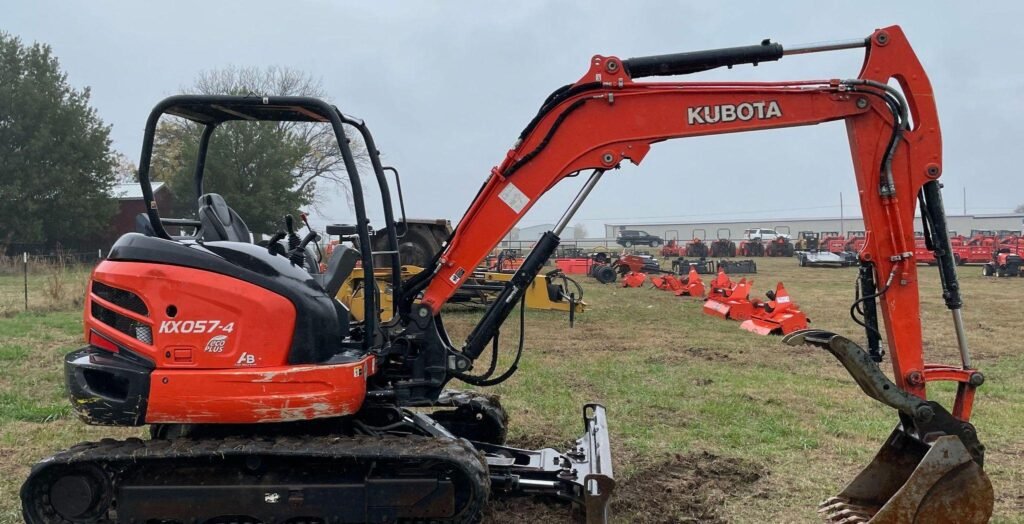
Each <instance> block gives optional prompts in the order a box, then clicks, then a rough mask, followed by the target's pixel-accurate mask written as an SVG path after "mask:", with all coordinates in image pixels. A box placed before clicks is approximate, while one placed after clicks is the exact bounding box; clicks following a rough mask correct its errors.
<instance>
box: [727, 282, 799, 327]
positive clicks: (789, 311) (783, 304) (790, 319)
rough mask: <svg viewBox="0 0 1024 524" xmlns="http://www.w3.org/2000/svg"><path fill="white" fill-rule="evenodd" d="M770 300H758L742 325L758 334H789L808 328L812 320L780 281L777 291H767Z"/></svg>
mask: <svg viewBox="0 0 1024 524" xmlns="http://www.w3.org/2000/svg"><path fill="white" fill-rule="evenodd" d="M767 296H768V302H757V303H755V304H754V308H753V311H752V313H751V315H750V318H749V319H748V320H745V321H744V322H743V323H742V324H740V327H741V328H743V329H745V330H747V331H749V332H751V333H756V334H758V335H770V334H772V333H777V334H782V335H788V334H790V333H792V332H794V331H797V330H801V329H807V324H808V323H809V322H810V320H809V319H808V318H807V315H805V314H804V312H803V311H801V310H800V306H798V305H797V304H796V303H795V302H793V299H792V298H790V296H789V292H788V291H786V287H785V286H783V285H782V282H779V283H778V284H777V285H776V286H775V291H774V292H773V291H769V292H768V293H767Z"/></svg>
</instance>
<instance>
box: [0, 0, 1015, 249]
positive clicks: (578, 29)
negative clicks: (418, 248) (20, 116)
mask: <svg viewBox="0 0 1024 524" xmlns="http://www.w3.org/2000/svg"><path fill="white" fill-rule="evenodd" d="M6 4H7V5H5V6H4V8H3V15H2V17H0V30H2V31H7V32H9V33H12V34H14V35H17V36H20V37H21V38H22V39H23V40H25V41H28V42H31V41H40V42H45V43H48V44H50V45H51V46H53V49H54V52H55V54H56V55H57V56H58V57H59V58H60V61H61V64H62V66H63V68H64V69H65V71H67V72H68V74H69V77H70V82H71V83H72V84H73V85H75V86H76V87H84V86H89V87H91V89H92V102H93V105H94V106H95V107H96V109H97V110H98V111H99V114H100V115H101V117H102V118H103V119H104V120H105V121H106V122H108V123H110V124H112V125H113V131H112V136H113V139H114V147H115V148H116V149H117V150H119V151H121V152H123V153H124V154H126V155H128V157H129V158H132V159H137V158H138V156H139V149H140V144H141V133H142V129H143V125H144V123H145V119H146V117H147V115H148V112H149V110H150V109H151V108H152V106H153V105H154V104H155V103H156V102H157V101H159V100H160V99H161V98H163V97H165V96H167V95H171V94H175V93H177V92H179V90H180V89H181V87H182V86H186V85H190V84H191V83H192V81H193V80H194V79H195V77H196V75H197V74H198V73H199V72H200V71H203V70H208V69H215V68H219V67H223V66H227V65H237V66H267V65H283V66H290V67H293V68H297V69H301V70H304V71H307V72H309V73H311V74H313V75H315V76H317V77H319V78H321V79H322V82H323V85H324V87H325V88H326V91H327V93H328V95H329V97H330V100H331V102H333V103H335V104H337V105H338V106H339V107H340V108H341V109H342V111H344V112H346V113H349V114H352V115H356V116H359V117H361V118H364V119H365V120H366V121H367V123H368V124H369V126H370V128H371V130H373V132H374V136H375V138H376V141H377V144H378V145H379V147H380V149H381V150H382V151H383V153H384V157H385V162H386V163H388V164H392V165H394V166H396V167H398V168H399V169H400V170H401V172H402V175H403V188H404V189H405V194H406V200H407V202H406V205H407V208H408V210H409V215H410V216H414V217H423V218H426V217H444V218H451V219H452V220H458V218H460V217H461V215H462V213H463V211H464V210H465V209H466V207H467V206H468V205H469V203H470V200H471V198H472V197H473V195H474V194H475V193H476V191H477V189H478V188H479V187H480V184H481V183H482V182H483V181H484V179H485V178H486V176H487V175H488V173H489V171H490V169H491V167H492V166H494V165H495V164H497V163H498V162H499V161H500V160H501V158H502V157H503V156H504V154H505V152H506V151H507V150H508V148H509V147H510V146H511V144H512V142H513V140H514V139H515V138H516V136H517V135H518V133H519V131H520V130H521V128H522V127H523V125H524V124H525V123H526V122H527V121H529V119H530V118H531V116H532V115H533V114H534V113H535V112H536V110H537V108H538V107H539V105H540V103H541V102H542V101H543V99H544V98H545V97H546V96H547V95H548V93H550V92H551V91H552V90H553V89H554V88H556V87H558V86H561V85H563V84H566V83H571V82H573V81H575V80H577V79H578V78H579V77H580V76H581V75H582V74H583V73H584V72H585V70H586V68H587V64H588V60H589V58H590V57H591V56H592V55H594V54H606V55H616V56H620V57H623V58H626V57H631V56H639V55H648V54H661V53H669V52H678V51H688V50H697V49H705V48H715V47H727V46H735V45H749V44H755V43H758V42H760V41H761V40H762V39H764V38H772V39H773V40H774V41H778V42H781V43H782V44H783V45H784V46H785V45H787V44H788V45H795V44H801V43H808V42H816V41H822V40H836V39H848V38H859V37H864V36H867V35H868V34H870V33H871V31H872V30H873V29H875V28H877V27H884V26H888V25H892V24H900V25H902V26H903V28H904V30H905V31H906V33H907V35H908V36H909V38H910V41H911V43H912V45H913V46H914V48H915V49H916V51H917V54H918V56H919V57H920V59H921V61H922V62H923V64H924V66H925V69H926V70H927V71H928V73H929V76H930V77H931V81H932V84H933V87H934V89H935V92H936V95H937V100H938V108H939V115H940V118H941V124H942V132H943V144H944V148H945V150H944V154H945V162H944V174H943V177H942V180H943V182H944V183H945V185H946V195H945V196H946V204H947V207H948V212H949V213H951V214H952V213H960V212H961V211H962V207H963V199H962V191H963V189H964V187H966V189H967V210H968V212H970V213H996V212H1006V211H1010V210H1012V209H1013V207H1015V206H1016V205H1018V204H1021V203H1024V189H1022V185H1024V184H1021V180H1022V177H1021V173H1020V167H1019V165H1018V164H1016V163H1015V162H1016V161H1015V160H1013V158H1014V157H1013V155H1014V154H1015V153H1014V151H1018V150H1020V149H1021V147H1022V146H1021V145H1020V143H1021V140H1022V135H1021V132H1020V130H1021V124H1020V122H1021V121H1022V116H1024V114H1022V109H1024V59H1022V58H1021V46H1022V45H1024V44H1022V40H1021V36H1022V35H1024V30H1022V29H1021V20H1024V3H1022V2H1009V1H1006V2H963V1H949V2H892V1H880V2H869V1H861V2H827V1H821V0H818V1H805V2H783V1H775V2H752V1H746V2H708V1H706V0H704V1H699V2H667V1H663V2H653V1H652V2H637V1H633V2H621V1H619V2H598V1H579V2H539V1H538V2H510V1H507V2H412V1H410V2H384V1H365V2H341V1H295V0H291V1H279V2H268V1H245V2H212V1H160V2H157V1H146V2H139V1H124V2H113V1H109V2H108V1H95V0H94V1H88V2H85V1H80V2H64V1H44V0H32V1H25V2H7V3H6ZM862 61H863V52H862V51H843V52H837V53H828V54H823V55H811V56H791V57H785V58H783V59H782V60H781V61H779V62H775V63H768V64H763V65H761V66H759V67H757V68H753V67H749V66H741V67H737V68H734V69H732V70H725V69H722V70H715V71H711V72H706V73H702V74H699V75H691V76H690V77H688V78H687V80H709V79H714V80H726V81H734V80H735V81H742V80H799V79H819V78H851V77H855V76H856V75H857V73H858V71H859V68H860V64H861V62H862ZM581 182H582V180H581V179H573V180H569V181H566V182H563V183H562V185H561V186H559V187H558V188H556V189H555V190H553V191H552V192H550V193H549V194H548V195H547V196H546V197H544V198H543V199H541V201H540V202H539V203H538V204H537V205H536V206H535V207H534V208H533V210H531V211H530V213H529V214H528V215H527V216H526V217H525V219H524V220H523V222H522V223H521V225H524V226H528V225H535V224H538V223H544V222H553V221H555V220H556V219H557V218H558V217H559V216H560V215H561V213H562V210H563V209H564V208H565V206H566V205H567V204H568V203H569V201H570V199H571V197H572V195H573V194H575V192H576V190H577V189H578V188H579V184H580V183H581ZM840 192H842V193H843V194H844V195H845V196H846V198H845V202H846V210H845V212H846V214H847V216H850V215H859V214H860V210H859V209H858V206H857V204H856V199H855V196H854V195H855V194H856V189H855V184H854V181H853V173H852V167H851V163H850V159H849V147H848V144H847V141H846V133H845V129H844V127H843V125H842V123H831V124H825V125H822V126H817V127H810V128H798V129H787V130H776V131H767V132H759V133H746V134H733V135H722V136H716V137H702V138H693V139H686V140H676V141H671V142H666V143H662V144H659V145H656V146H655V147H654V148H653V149H652V151H651V153H650V154H649V155H648V157H647V158H646V159H645V160H644V162H643V163H642V164H641V165H640V166H638V167H634V166H627V167H625V168H623V169H621V170H619V171H615V172H611V173H609V174H608V175H606V176H605V177H604V179H603V180H602V181H601V184H600V185H599V186H598V187H597V189H596V190H595V191H594V193H593V194H592V196H591V198H590V199H589V200H588V201H587V203H586V204H585V205H584V206H583V208H582V209H581V210H580V213H579V214H578V215H577V216H578V218H579V219H584V220H586V223H587V225H588V229H589V230H590V233H591V234H600V230H601V224H603V223H604V222H624V221H629V220H638V221H647V222H651V221H669V220H675V219H680V220H684V219H685V220H688V219H694V218H737V219H747V218H773V217H774V218H787V217H800V216H803V217H808V216H815V217H818V216H838V215H839V194H840ZM321 215H322V216H321V217H320V220H318V221H336V222H345V221H347V220H349V217H350V216H351V213H350V211H349V210H348V208H347V206H346V205H345V202H344V199H342V198H335V199H334V205H331V206H327V207H325V208H324V209H323V210H322V212H321ZM380 216H381V215H380V212H379V211H378V210H377V209H374V210H371V217H373V218H379V217H380Z"/></svg>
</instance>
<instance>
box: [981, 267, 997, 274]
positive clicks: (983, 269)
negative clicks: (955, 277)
mask: <svg viewBox="0 0 1024 524" xmlns="http://www.w3.org/2000/svg"><path fill="white" fill-rule="evenodd" d="M993 273H995V271H993V268H992V265H991V264H985V265H984V266H981V276H983V277H990V276H992V274H993Z"/></svg>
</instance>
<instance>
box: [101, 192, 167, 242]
mask: <svg viewBox="0 0 1024 524" xmlns="http://www.w3.org/2000/svg"><path fill="white" fill-rule="evenodd" d="M110 196H111V197H113V198H114V199H116V200H117V213H116V214H115V215H114V219H113V221H112V222H111V228H110V232H109V235H110V238H109V239H108V240H109V243H108V244H107V247H109V245H110V244H111V243H113V242H114V240H117V238H118V237H120V236H121V235H123V234H125V233H131V232H134V231H135V217H136V216H137V215H138V214H139V213H145V212H146V205H145V203H144V202H143V200H142V188H141V187H139V184H138V183H137V182H135V183H131V184H114V185H113V187H111V188H110ZM153 197H154V198H155V200H156V204H157V207H158V208H159V209H160V212H161V214H162V215H163V216H174V215H173V214H172V208H171V206H172V205H173V203H174V198H173V197H172V196H171V191H170V189H168V187H167V184H164V183H163V182H153Z"/></svg>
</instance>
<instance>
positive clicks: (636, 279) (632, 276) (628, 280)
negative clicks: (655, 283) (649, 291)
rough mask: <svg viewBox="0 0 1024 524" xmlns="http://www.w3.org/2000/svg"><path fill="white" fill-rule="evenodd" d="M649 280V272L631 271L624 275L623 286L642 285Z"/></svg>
mask: <svg viewBox="0 0 1024 524" xmlns="http://www.w3.org/2000/svg"><path fill="white" fill-rule="evenodd" d="M646 281H647V273H640V272H638V271H630V272H629V273H626V276H624V277H622V287H641V286H643V285H644V282H646Z"/></svg>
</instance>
